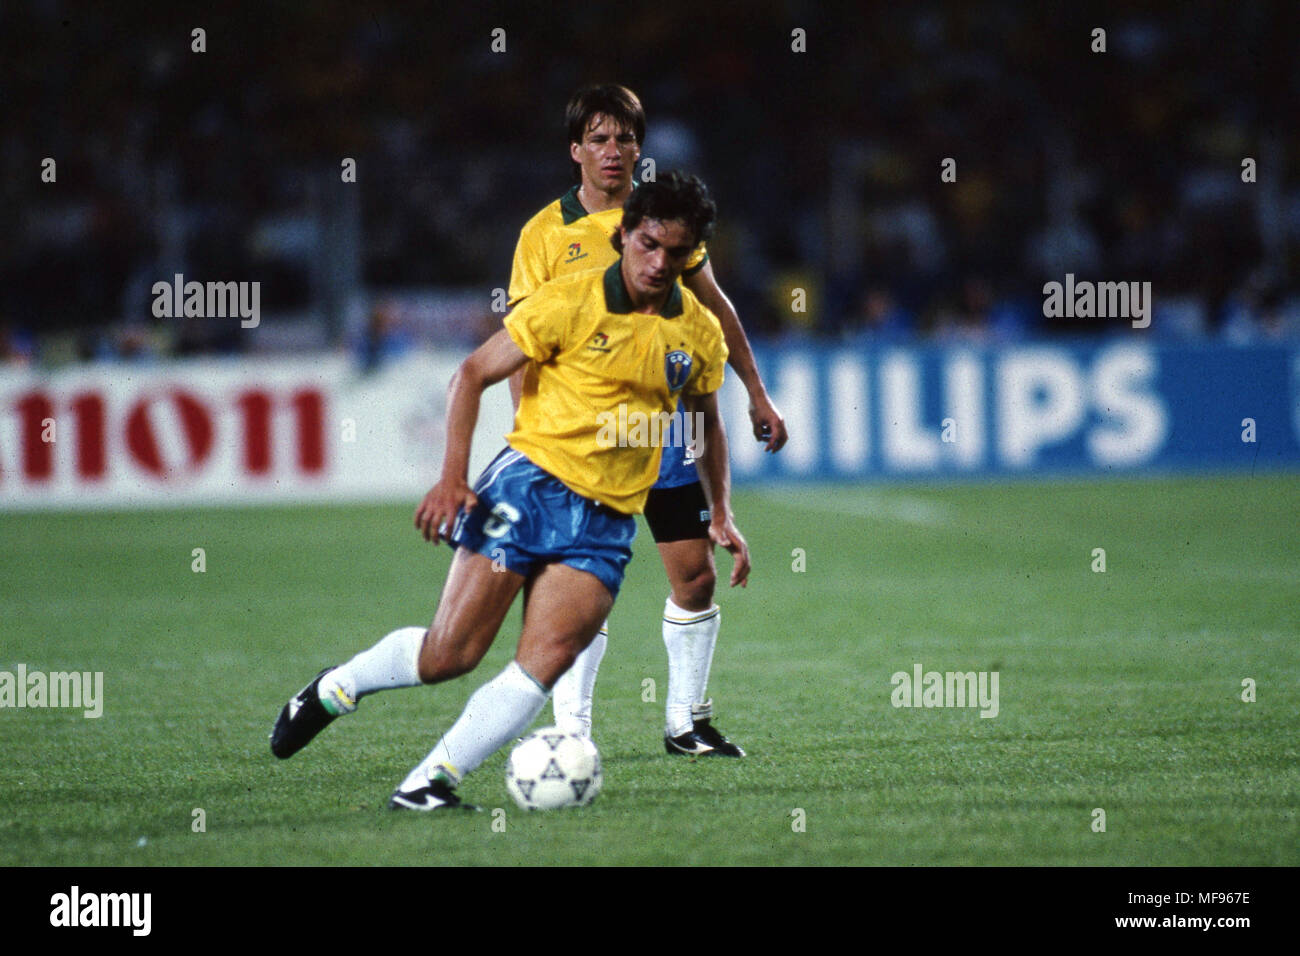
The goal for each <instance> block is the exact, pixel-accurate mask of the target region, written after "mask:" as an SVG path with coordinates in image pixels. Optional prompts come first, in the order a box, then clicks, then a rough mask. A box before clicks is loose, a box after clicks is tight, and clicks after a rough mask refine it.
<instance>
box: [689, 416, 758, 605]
mask: <svg viewBox="0 0 1300 956" xmlns="http://www.w3.org/2000/svg"><path fill="white" fill-rule="evenodd" d="M685 404H686V409H687V411H688V412H690V413H691V414H692V416H694V415H695V414H696V413H699V414H700V415H702V416H703V422H702V424H703V434H702V435H699V436H697V438H696V441H697V445H696V447H697V448H699V450H700V453H699V455H698V456H697V457H696V459H695V469H696V472H697V473H698V474H699V476H700V484H701V485H703V486H704V497H705V498H706V499H707V500H708V502H709V540H711V541H712V542H713V543H714V544H720V545H722V546H723V547H724V548H726V549H727V550H728V551H730V552H731V555H732V558H733V559H734V564H733V566H732V569H731V586H732V587H733V588H734V587H735V586H736V585H737V584H739V585H740V586H741V587H744V586H745V585H746V583H748V580H749V545H748V544H746V543H745V538H744V536H743V535H741V533H740V529H739V528H737V527H736V523H735V517H734V516H733V515H732V513H731V461H730V457H729V455H728V452H727V430H726V428H725V427H724V426H723V424H722V416H721V415H720V414H718V393H717V392H710V393H709V394H708V395H687V396H686V397H685ZM691 420H692V421H695V420H696V419H695V418H694V417H692V419H691ZM701 445H702V446H703V447H702V448H701V447H700V446H701Z"/></svg>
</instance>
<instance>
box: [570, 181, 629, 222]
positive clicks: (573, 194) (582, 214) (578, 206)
mask: <svg viewBox="0 0 1300 956" xmlns="http://www.w3.org/2000/svg"><path fill="white" fill-rule="evenodd" d="M580 185H581V183H579V186H580ZM639 185H640V183H638V182H637V181H636V177H635V176H633V177H632V188H633V189H636V187H637V186H639ZM590 215H591V213H589V212H587V210H586V209H585V208H583V205H582V203H581V202H579V201H578V186H574V187H572V188H571V189H570V190H569V191H568V192H567V193H565V194H564V195H563V196H561V197H560V216H561V217H562V218H563V219H564V224H565V225H566V226H571V225H573V224H574V223H575V222H577V221H578V220H579V219H585V218H586V217H587V216H590Z"/></svg>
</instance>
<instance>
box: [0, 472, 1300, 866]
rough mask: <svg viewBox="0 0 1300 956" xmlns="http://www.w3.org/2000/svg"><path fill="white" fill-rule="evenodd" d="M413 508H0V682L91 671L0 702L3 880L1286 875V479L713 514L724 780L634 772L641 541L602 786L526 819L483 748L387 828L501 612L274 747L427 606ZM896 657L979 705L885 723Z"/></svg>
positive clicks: (423, 556)
mask: <svg viewBox="0 0 1300 956" xmlns="http://www.w3.org/2000/svg"><path fill="white" fill-rule="evenodd" d="M413 505H414V502H412V507H406V506H401V507H351V508H345V507H332V508H292V509H288V508H286V509H272V508H258V509H247V510H238V509H234V510H231V509H222V510H218V509H212V510H187V511H158V512H144V513H141V512H135V513H117V512H113V513H88V514H9V515H0V540H2V541H3V542H4V545H3V551H2V554H3V557H0V596H2V601H3V611H2V614H0V670H8V671H11V672H12V671H14V670H15V668H16V666H17V665H18V664H25V665H26V667H27V669H28V671H29V672H32V671H44V672H50V671H67V670H78V671H102V672H103V673H104V697H105V703H104V713H103V716H102V717H100V718H99V719H87V718H85V717H83V716H82V715H81V712H80V711H70V710H53V709H47V710H33V709H24V710H14V709H8V708H5V709H3V710H0V752H2V753H3V755H4V759H3V761H2V762H0V793H3V800H4V805H5V810H6V812H5V813H4V814H3V819H0V864H3V865H15V864H53V865H114V866H116V865H129V864H148V865H174V864H218V865H227V864H230V865H255V864H256V865H264V864H421V865H427V864H448V865H466V864H504V865H518V864H539V865H559V864H890V865H916V864H1031V865H1073V864H1086V865H1244V864H1265V865H1270V864H1271V865H1296V864H1297V863H1300V823H1298V821H1297V806H1300V761H1298V760H1297V756H1298V754H1297V749H1298V748H1300V743H1298V742H1297V738H1296V728H1297V727H1298V726H1300V535H1298V534H1297V515H1300V481H1297V480H1296V479H1295V478H1294V477H1286V476H1272V477H1267V478H1247V477H1239V478H1204V479H1190V480H1189V479H1180V480H1151V481H1109V482H1063V483H1051V484H1044V483H1034V484H1029V483H1026V484H1010V485H966V486H933V487H932V486H925V485H909V486H907V487H905V488H902V489H891V488H875V487H872V488H860V487H856V486H841V487H828V488H817V489H812V488H795V487H791V488H784V489H771V490H746V491H744V492H742V493H740V494H738V495H737V500H736V511H737V514H738V516H739V521H740V526H741V528H742V530H743V531H744V532H745V533H746V534H747V535H748V537H749V541H750V544H751V547H752V548H753V552H754V561H755V568H756V570H755V572H754V576H753V580H752V583H751V585H750V587H749V589H748V590H747V591H743V592H742V591H738V590H737V591H729V592H727V593H724V594H721V595H720V602H721V603H722V605H723V616H724V621H723V626H722V635H721V639H720V642H719V647H718V652H717V656H716V659H715V662H714V668H713V676H712V680H711V688H710V689H711V692H712V693H713V696H714V698H715V700H716V701H717V708H718V717H717V723H718V725H719V726H720V727H721V728H722V729H723V730H724V731H725V732H726V733H727V734H728V735H729V736H731V737H732V738H733V739H734V740H736V741H737V742H739V743H741V744H742V745H743V746H744V747H746V748H747V749H748V750H749V752H750V756H749V757H747V758H746V759H744V760H742V761H722V760H717V761H708V760H701V761H698V762H692V761H688V760H685V759H681V758H670V757H668V756H667V755H665V754H664V752H663V748H662V743H661V737H662V721H663V695H664V692H665V690H666V660H665V655H664V650H663V643H662V640H661V638H660V636H659V619H660V612H661V609H662V606H663V599H664V596H665V593H666V591H665V588H666V585H665V582H664V577H663V572H662V569H661V567H660V565H659V561H658V555H657V553H656V551H655V549H654V546H653V543H652V541H651V540H650V537H649V535H648V533H646V532H645V530H644V527H643V528H642V532H641V534H640V535H639V536H638V541H637V545H636V557H635V559H634V560H633V562H632V565H631V568H630V571H629V575H628V580H627V582H626V584H625V586H624V589H623V594H622V597H621V598H620V600H619V603H618V605H617V607H616V608H615V611H614V615H613V619H612V625H611V628H612V637H611V641H610V650H609V653H608V655H607V656H606V658H605V663H604V665H603V667H602V669H601V677H600V680H599V682H598V684H597V690H596V694H597V696H596V710H595V720H596V729H595V738H596V742H597V744H598V745H599V747H600V749H601V753H602V756H603V758H604V764H605V789H604V792H603V793H602V795H601V796H600V798H599V799H598V800H597V801H596V803H595V804H594V805H593V806H591V807H590V808H587V809H585V810H580V811H565V812H559V813H546V814H540V813H534V814H527V813H524V812H522V811H519V810H517V809H516V808H515V807H514V804H513V803H512V802H511V801H510V799H509V797H508V796H507V794H506V790H505V785H504V781H503V765H504V753H499V754H497V755H496V756H494V757H493V758H492V759H491V760H489V761H488V763H487V764H486V765H485V766H484V767H482V768H481V769H480V770H479V771H478V772H477V773H475V774H473V775H471V776H470V778H469V779H468V780H467V781H466V782H465V784H464V786H463V787H462V793H463V794H464V795H465V797H466V798H467V799H469V800H471V801H473V802H476V803H479V804H481V805H482V806H484V808H485V809H486V811H487V812H484V813H481V814H448V815H443V814H435V815H431V816H429V815H424V814H397V813H391V812H389V811H387V810H386V809H385V804H386V801H387V798H388V795H389V793H390V792H391V790H392V788H393V786H394V785H395V784H396V783H397V782H398V781H399V780H400V779H401V778H402V776H403V775H404V774H405V773H406V771H407V770H408V769H409V768H410V766H411V765H412V764H413V763H414V762H415V761H417V760H418V759H420V758H421V757H422V756H423V755H424V754H425V753H426V751H427V750H428V749H429V747H430V746H431V745H432V744H433V742H434V741H435V740H436V738H437V736H438V735H439V733H440V732H441V731H442V730H444V729H446V728H447V727H448V726H449V725H450V723H451V722H452V721H453V720H454V719H455V717H456V716H457V714H458V713H459V712H460V709H461V707H462V705H463V704H464V703H465V700H466V698H467V697H468V696H469V694H470V693H471V692H472V690H473V689H474V688H475V687H477V686H478V685H479V684H480V683H482V681H484V680H486V679H487V678H488V677H490V676H491V675H492V674H494V673H496V672H497V671H498V670H499V669H500V668H501V667H502V666H504V664H505V662H506V661H507V660H508V659H509V657H510V655H511V653H512V651H513V645H514V637H515V636H516V635H517V633H518V622H519V617H518V608H517V607H516V609H515V611H514V612H512V614H511V616H510V617H509V618H508V619H507V623H506V626H505V628H504V629H503V631H502V634H501V636H500V637H499V638H498V640H497V644H496V646H495V647H494V648H493V649H492V651H491V652H490V654H489V656H488V658H487V659H486V660H485V661H484V663H483V664H482V665H481V666H480V669H479V670H478V671H477V672H476V673H475V674H472V675H470V676H469V677H467V678H462V679H461V680H459V681H455V682H453V683H451V684H446V685H442V686H440V687H437V688H433V689H430V688H415V689H410V690H405V691H398V692H393V693H388V694H381V695H377V696H374V697H370V698H367V699H366V700H365V701H364V702H363V703H362V705H361V709H360V711H359V712H358V713H357V715H355V716H353V717H350V718H346V719H344V720H342V721H339V722H338V723H336V724H335V725H334V726H332V727H331V728H329V729H328V730H327V731H326V732H325V733H324V734H323V735H322V736H321V737H320V738H318V739H317V741H316V742H314V743H313V744H312V745H311V746H310V747H308V748H307V749H306V750H304V751H303V752H302V753H301V754H299V755H298V756H296V757H294V758H293V759H292V760H289V761H283V762H281V761H277V760H275V759H274V758H272V757H271V755H270V752H269V749H268V746H267V739H266V737H267V733H268V732H269V730H270V727H271V723H272V722H273V720H274V718H275V716H276V714H277V713H278V711H279V709H280V707H281V706H282V705H283V703H284V701H285V700H286V699H287V698H288V696H289V695H290V694H292V693H293V692H294V691H296V690H297V689H298V688H299V687H300V686H301V685H302V684H303V683H304V682H305V681H307V680H308V679H310V678H311V676H312V675H314V674H315V673H316V671H317V670H319V669H320V668H321V667H322V666H325V665H327V664H332V663H337V662H339V661H341V660H343V659H346V658H347V657H348V656H350V655H351V654H352V653H354V652H356V651H357V650H360V649H362V648H364V647H367V646H369V645H370V644H372V643H373V642H374V641H375V640H376V639H378V638H379V637H380V636H382V635H383V634H384V633H386V632H387V631H389V630H391V629H392V628H394V627H397V626H401V625H408V624H423V623H427V622H428V620H429V619H430V618H431V616H432V613H433V609H434V606H435V602H436V599H437V595H438V591H439V588H440V587H441V584H442V581H443V578H444V576H445V570H446V566H447V562H448V559H449V558H448V551H447V550H446V549H445V548H438V549H435V548H432V547H430V546H429V545H427V544H425V543H424V542H423V541H422V540H421V539H420V538H419V536H418V534H417V533H416V532H415V531H414V530H413V529H412V527H411V511H412V508H413ZM195 548H203V549H204V554H205V560H206V570H205V571H204V572H203V573H196V572H195V571H194V570H192V564H193V562H194V557H193V550H194V549H195ZM1097 548H1102V549H1104V550H1105V563H1106V570H1105V572H1104V573H1099V572H1097V571H1094V570H1093V566H1094V564H1095V562H1096V560H1097V559H1096V556H1095V555H1094V549H1097ZM795 549H802V554H803V558H802V560H803V562H804V570H802V571H797V570H794V569H793V568H794V567H796V566H797V562H798V561H799V556H798V552H796V550H795ZM720 563H721V565H722V567H723V568H724V569H726V568H729V566H730V559H729V558H727V557H726V556H725V555H722V554H721V553H720ZM724 574H725V572H724ZM916 664H920V665H922V667H923V669H924V670H926V671H931V670H934V671H941V672H943V671H987V672H992V671H996V672H998V674H999V678H1000V681H999V713H998V715H997V716H996V717H995V718H981V717H980V716H979V713H978V711H977V710H976V709H970V708H964V709H956V708H952V709H943V708H934V709H905V708H896V707H894V706H892V704H891V693H892V691H893V687H892V685H891V683H890V677H891V675H892V674H894V673H895V672H898V671H904V672H908V673H910V672H911V671H912V668H913V666H914V665H916ZM1247 678H1249V679H1251V680H1253V681H1254V682H1255V685H1256V691H1255V693H1256V696H1257V699H1256V700H1255V701H1254V702H1245V701H1243V699H1242V696H1243V680H1245V679H1247ZM647 679H653V681H654V682H655V685H656V686H655V688H654V690H655V698H656V699H655V701H654V702H646V701H645V700H644V699H643V697H645V696H648V690H647V687H648V685H646V684H645V683H644V682H645V681H646V680H647ZM549 714H550V710H549V705H548V707H547V710H546V711H545V712H544V715H543V721H545V722H549ZM494 808H503V809H504V811H505V814H504V817H502V816H501V815H500V814H493V813H492V812H491V811H492V810H493V809H494ZM1097 808H1100V809H1102V810H1104V811H1105V832H1096V831H1095V830H1094V825H1095V821H1096V820H1097V819H1098V817H1097V816H1096V814H1095V813H1094V811H1095V810H1096V809H1097ZM196 811H202V812H201V813H198V812H196ZM502 820H504V832H499V831H500V828H501V821H502ZM199 822H202V823H203V824H204V828H203V830H202V831H201V832H196V831H197V830H198V823H199ZM494 822H496V824H497V825H496V827H495V828H494V826H493V824H494ZM801 823H802V826H800V824H801Z"/></svg>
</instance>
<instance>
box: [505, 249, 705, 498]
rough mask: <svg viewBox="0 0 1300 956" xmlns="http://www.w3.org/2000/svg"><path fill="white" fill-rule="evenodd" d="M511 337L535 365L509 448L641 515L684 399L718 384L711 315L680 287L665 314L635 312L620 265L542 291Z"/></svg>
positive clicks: (513, 316)
mask: <svg viewBox="0 0 1300 956" xmlns="http://www.w3.org/2000/svg"><path fill="white" fill-rule="evenodd" d="M506 330H507V331H508V332H509V333H510V337H511V338H512V339H513V340H514V341H515V344H516V345H518V346H519V348H520V350H522V351H523V353H524V354H525V355H527V356H528V358H529V359H531V362H530V363H529V374H528V375H527V376H526V377H525V379H524V390H523V394H522V396H521V397H520V400H519V410H518V412H516V414H515V427H514V431H512V432H511V433H510V434H509V435H507V436H506V441H507V442H509V443H510V447H511V448H514V449H515V450H516V451H520V452H523V453H524V454H525V455H527V456H528V458H529V459H530V460H531V461H532V462H533V463H534V464H535V465H537V466H538V467H540V468H542V469H544V470H545V471H548V472H550V473H551V474H552V475H554V476H555V477H556V478H559V479H560V481H562V482H564V483H565V484H566V485H568V486H569V487H570V488H572V489H573V490H574V491H576V492H577V493H578V494H580V495H582V496H583V497H585V498H591V499H593V500H595V501H599V502H601V503H603V504H606V505H608V506H609V507H611V508H613V509H614V510H616V511H620V512H623V513H624V514H637V513H639V512H640V511H641V510H642V509H643V508H644V507H645V500H646V495H647V494H648V493H649V491H650V488H651V486H653V485H654V483H655V482H656V481H657V480H658V478H659V457H660V453H661V449H662V447H663V443H664V441H666V440H667V439H668V423H669V422H670V421H671V417H672V416H673V415H675V414H679V413H678V412H677V411H676V409H677V403H678V399H679V397H680V396H682V395H707V394H709V393H710V392H714V391H717V389H718V388H719V387H720V386H721V385H722V377H723V369H724V368H725V367H726V364H727V346H726V342H725V341H724V340H723V337H722V326H721V325H719V324H718V320H717V319H716V318H715V317H714V315H713V313H712V312H710V311H709V310H708V309H706V308H705V307H704V306H703V305H701V304H700V302H699V300H698V299H696V298H695V296H694V295H693V294H692V293H691V292H690V290H688V289H684V288H683V287H682V286H681V285H680V284H678V283H674V284H673V287H672V291H671V292H670V293H669V296H668V301H667V302H666V303H665V304H664V307H663V311H662V312H660V313H657V314H647V313H642V312H634V311H633V310H632V300H631V297H630V296H629V295H628V291H627V287H626V286H625V285H624V283H623V275H622V272H621V271H620V261H619V260H616V261H615V262H614V264H613V265H611V266H609V267H608V268H607V269H603V270H602V269H589V270H587V271H585V272H580V273H578V274H576V275H571V276H563V277H561V278H559V279H554V280H552V281H551V282H548V283H546V284H545V285H543V286H542V287H541V288H540V289H538V290H537V291H536V292H534V293H533V294H532V295H530V296H528V298H527V299H525V300H524V301H523V302H521V303H520V304H519V305H518V307H516V308H515V310H514V311H513V312H511V313H510V315H508V316H507V317H506Z"/></svg>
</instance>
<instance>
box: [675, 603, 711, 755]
mask: <svg viewBox="0 0 1300 956" xmlns="http://www.w3.org/2000/svg"><path fill="white" fill-rule="evenodd" d="M721 626H722V608H720V607H718V606H717V605H716V604H715V605H714V606H713V607H711V608H709V609H708V610H707V611H687V610H685V609H684V608H680V607H678V606H677V605H676V604H674V603H673V599H672V598H671V597H670V598H669V599H668V600H667V602H665V604H664V646H665V647H667V648H668V703H667V707H666V719H665V722H664V728H665V730H666V731H667V733H668V736H670V737H680V736H681V735H682V734H684V733H687V732H689V731H690V729H691V728H692V727H693V726H694V722H693V718H692V716H691V706H692V705H693V704H703V703H704V692H705V691H706V690H707V689H708V686H709V667H710V665H711V664H712V663H713V647H714V645H715V644H717V642H718V628H720V627H721Z"/></svg>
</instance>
